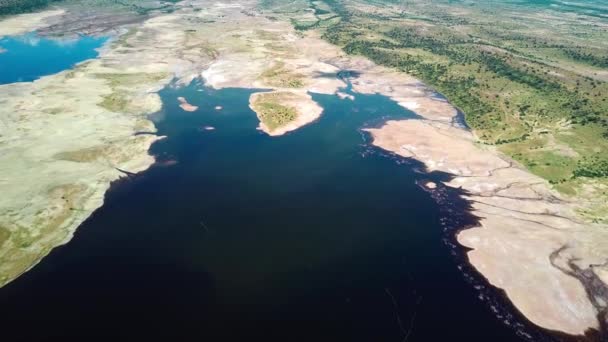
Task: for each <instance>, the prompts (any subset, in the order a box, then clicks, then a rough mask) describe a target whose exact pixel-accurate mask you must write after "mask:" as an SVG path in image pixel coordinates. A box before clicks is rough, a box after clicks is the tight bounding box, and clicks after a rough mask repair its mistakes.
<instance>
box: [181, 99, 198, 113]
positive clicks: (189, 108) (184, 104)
mask: <svg viewBox="0 0 608 342" xmlns="http://www.w3.org/2000/svg"><path fill="white" fill-rule="evenodd" d="M177 101H179V107H180V108H181V109H183V110H185V111H186V112H195V111H197V110H198V106H193V105H191V104H190V103H188V101H187V100H186V98H184V97H181V96H180V97H178V98H177Z"/></svg>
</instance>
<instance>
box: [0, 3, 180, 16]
mask: <svg viewBox="0 0 608 342" xmlns="http://www.w3.org/2000/svg"><path fill="white" fill-rule="evenodd" d="M180 1H181V0H162V1H153V0H0V16H2V15H11V14H21V13H28V12H34V11H37V10H41V9H44V8H46V7H48V6H51V5H54V4H59V3H61V4H65V5H68V6H70V5H72V6H82V7H92V6H93V7H100V8H102V7H103V8H115V9H120V10H122V11H124V10H127V11H130V12H133V13H137V14H142V15H145V14H148V13H149V12H150V11H163V12H171V11H173V5H174V4H175V3H178V2H180Z"/></svg>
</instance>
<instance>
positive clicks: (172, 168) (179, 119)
mask: <svg viewBox="0 0 608 342" xmlns="http://www.w3.org/2000/svg"><path fill="white" fill-rule="evenodd" d="M250 93H251V91H250V90H245V89H224V90H212V89H209V88H206V87H203V86H201V85H197V84H193V85H190V86H189V87H185V88H181V89H173V88H167V89H165V90H163V91H162V92H161V95H162V97H163V99H164V103H165V105H164V109H163V110H162V112H161V113H158V114H157V115H156V116H155V117H156V120H158V123H157V127H158V130H159V134H161V135H166V136H167V138H166V139H164V140H161V141H159V142H157V143H156V144H154V145H153V147H152V149H151V153H152V154H154V155H156V156H157V158H158V160H159V163H158V165H156V166H153V167H152V168H151V169H150V170H148V171H146V172H144V173H142V174H139V175H137V176H135V177H131V178H128V179H125V180H123V181H121V182H120V183H119V184H115V185H114V186H113V188H112V190H111V191H109V192H108V194H107V196H106V203H105V205H104V206H103V207H102V208H100V209H99V210H97V211H96V212H95V213H94V214H93V215H92V216H91V217H90V218H89V219H88V220H87V221H86V222H85V223H84V224H83V225H82V226H81V227H80V228H79V229H78V231H77V232H76V235H75V237H74V239H73V240H72V241H71V242H70V243H69V244H67V245H66V246H63V247H60V248H58V249H56V250H54V251H53V252H52V253H51V255H50V256H48V257H47V258H45V259H44V260H43V261H42V262H41V263H40V264H39V265H38V266H36V267H35V268H34V269H33V270H32V271H30V272H28V273H26V274H25V275H23V276H22V277H21V278H19V279H17V280H16V281H14V282H13V283H11V284H9V285H7V286H6V287H5V288H3V289H0V313H1V316H0V319H1V320H0V322H2V330H1V333H2V338H5V339H6V341H29V342H31V341H47V340H48V341H91V340H103V341H117V340H131V341H146V340H154V341H156V340H164V341H282V342H284V341H370V342H372V341H373V342H377V341H387V342H392V341H395V342H402V341H518V340H520V339H519V337H518V336H517V334H516V331H515V329H512V328H510V327H508V326H507V325H505V324H503V323H502V322H501V320H500V319H498V318H497V316H496V314H495V313H493V312H492V311H491V310H490V306H489V305H487V303H484V302H483V301H482V300H480V299H479V297H480V296H481V295H483V294H482V292H479V291H478V290H476V289H475V285H476V284H478V283H476V282H475V281H472V282H471V281H470V280H469V281H467V279H468V277H467V276H466V275H465V274H463V272H462V271H460V270H459V265H460V266H462V264H461V260H460V259H459V257H458V256H454V255H452V253H453V250H452V248H450V246H449V243H448V244H446V243H445V241H450V238H449V235H450V234H449V233H446V232H445V231H444V228H445V225H442V220H443V221H445V220H446V219H448V218H447V217H446V215H445V211H442V210H440V207H439V206H438V204H437V203H436V202H435V201H434V200H433V198H432V196H430V195H429V194H428V193H427V192H425V191H424V190H422V189H421V188H420V187H419V186H418V185H417V184H416V183H417V181H423V180H426V179H437V178H439V177H444V176H442V175H428V174H423V173H419V172H415V169H416V168H417V167H419V166H420V165H417V164H416V163H413V162H407V161H405V160H403V159H400V158H396V157H394V156H390V155H387V154H384V153H382V152H381V151H379V150H377V149H374V148H372V147H370V145H369V143H368V141H367V139H368V138H366V135H365V134H362V133H361V131H360V128H361V127H364V126H366V125H367V126H369V125H377V124H379V123H380V122H382V120H384V119H386V117H387V116H388V117H391V118H410V119H415V115H414V114H413V113H411V112H408V111H406V110H404V109H403V108H401V107H399V106H397V105H396V104H395V103H394V102H392V101H390V100H388V99H387V98H385V97H382V96H378V95H365V96H364V95H356V99H355V101H350V100H340V99H338V98H337V97H336V96H333V95H318V94H314V95H313V97H314V99H315V100H316V101H318V103H320V104H321V105H322V106H323V108H324V114H323V116H322V117H321V119H320V120H319V121H318V122H316V123H314V124H311V125H308V126H306V127H304V128H302V129H300V130H298V131H295V132H293V133H290V134H288V135H285V136H283V137H276V138H271V137H268V136H266V135H265V134H263V133H261V132H260V131H257V130H256V129H255V128H256V126H257V124H258V121H257V118H256V117H255V114H254V113H253V112H252V111H251V110H250V109H249V108H248V97H249V94H250ZM178 96H185V97H186V98H187V99H188V101H189V102H190V103H192V104H195V105H198V106H200V109H199V111H197V112H193V113H188V112H184V111H182V110H181V109H179V107H178V101H177V97H178ZM217 105H221V106H223V109H222V110H215V109H214V107H215V106H217ZM207 126H212V127H214V128H215V129H214V130H207V129H205V127H207ZM448 199H449V198H448ZM444 200H445V198H444ZM451 203H452V208H457V207H458V206H459V205H460V204H458V202H457V201H453V202H451ZM463 205H464V204H463ZM460 209H461V210H462V209H463V208H460ZM456 216H457V215H456ZM444 223H445V222H444ZM446 235H448V236H447V237H446Z"/></svg>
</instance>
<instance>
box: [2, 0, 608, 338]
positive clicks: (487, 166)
mask: <svg viewBox="0 0 608 342" xmlns="http://www.w3.org/2000/svg"><path fill="white" fill-rule="evenodd" d="M255 5H256V3H255V2H254V1H251V2H249V1H239V2H238V3H232V2H229V3H216V2H208V1H188V0H186V1H183V2H181V3H180V4H178V5H176V10H175V11H174V12H173V13H170V14H167V13H163V14H158V13H157V14H154V13H152V14H151V15H150V18H147V19H146V20H145V21H142V22H140V23H137V24H135V25H133V23H132V21H130V20H126V19H125V21H124V22H129V25H128V28H129V29H130V30H129V31H128V29H127V28H126V27H124V28H121V27H118V28H114V29H118V30H120V31H121V32H125V34H124V35H123V36H121V37H120V38H117V39H115V40H114V41H113V42H110V43H109V44H108V46H106V48H104V49H103V50H102V51H101V53H100V55H99V58H98V59H96V60H93V61H89V62H86V63H83V64H81V65H79V66H77V67H76V68H75V69H74V70H70V71H66V72H62V73H59V74H57V75H52V76H47V77H43V78H41V79H39V80H37V81H35V82H32V83H20V84H10V85H4V86H0V104H1V106H0V114H1V115H0V116H1V117H2V121H0V175H1V176H0V188H1V190H2V193H3V196H2V198H0V286H1V285H3V284H6V283H7V282H9V281H11V280H12V279H14V278H15V277H17V276H18V275H19V274H21V273H22V272H24V271H26V270H27V269H28V268H30V267H31V266H33V265H34V264H35V263H36V262H38V261H39V260H40V259H41V258H42V257H44V256H45V255H46V254H48V252H49V251H50V250H51V249H52V248H54V247H56V246H58V245H60V244H62V243H65V242H66V241H68V240H69V239H70V237H71V235H72V234H73V232H74V230H75V229H76V228H77V227H78V225H79V224H80V223H81V222H82V221H83V220H84V219H86V218H87V217H88V216H89V215H90V214H91V213H92V212H93V211H94V210H95V209H96V208H98V207H99V206H100V205H101V204H102V203H103V195H104V193H105V191H106V189H107V188H108V186H109V184H110V182H111V181H113V180H115V179H117V178H119V177H120V176H121V175H122V174H123V173H122V171H121V170H123V171H127V172H131V173H135V172H138V171H141V170H144V169H146V168H147V167H148V166H149V165H150V164H151V163H153V158H152V157H151V156H149V155H148V153H147V151H148V148H149V146H150V144H152V143H153V142H154V141H155V140H156V139H157V137H155V136H153V135H135V133H137V132H141V131H147V132H151V131H154V127H153V125H152V123H151V122H150V121H149V120H148V119H147V117H146V114H148V113H151V112H154V111H157V110H158V109H160V107H161V101H160V99H159V97H158V95H157V94H156V91H158V90H159V89H160V88H161V87H163V86H164V85H166V84H167V83H168V82H170V80H172V79H173V78H177V80H178V83H181V84H183V83H188V82H189V81H190V80H192V79H193V78H194V77H197V76H199V75H200V76H202V77H203V78H204V79H205V81H206V83H207V84H208V85H210V86H212V87H216V88H221V87H246V88H264V89H268V90H269V91H272V92H275V93H287V94H291V96H286V97H283V98H280V99H279V103H281V104H282V105H284V106H287V107H293V108H296V109H297V110H298V115H297V118H296V120H292V121H290V122H289V123H288V124H286V125H282V126H281V127H275V128H273V129H272V130H271V129H268V128H267V129H265V130H266V132H267V133H269V134H273V135H280V134H282V133H285V132H288V131H291V130H294V129H297V128H299V127H301V126H302V125H305V124H308V123H310V122H312V121H314V120H315V119H316V118H317V117H318V116H319V115H321V110H320V107H318V105H317V104H316V103H314V101H312V99H311V98H310V96H309V95H308V92H316V93H324V94H336V93H338V94H339V91H340V88H341V87H343V86H345V83H344V82H343V81H341V80H340V79H339V78H338V77H337V74H338V72H339V71H351V73H350V75H351V77H350V81H351V83H352V90H353V91H354V92H357V93H363V94H372V93H379V94H383V95H386V96H388V97H390V98H392V99H393V100H395V101H396V102H397V103H399V104H400V105H401V106H403V107H405V108H408V109H411V110H413V111H415V112H416V113H417V114H418V115H419V116H421V117H422V119H419V120H403V121H390V122H387V123H386V124H385V125H384V126H383V127H380V128H376V129H370V130H369V131H370V133H371V134H372V135H373V137H374V144H375V145H377V146H379V147H381V148H383V149H386V150H389V151H392V152H394V153H397V154H399V155H401V156H404V157H410V158H415V159H418V160H420V161H422V162H424V163H425V165H426V166H427V168H428V169H429V170H440V171H444V172H448V173H451V174H453V175H454V176H455V177H454V178H453V179H452V180H451V181H449V182H448V183H447V184H446V185H447V186H450V187H454V188H461V189H462V190H464V191H465V192H466V195H465V197H466V199H467V200H468V201H470V203H471V205H472V207H473V213H474V214H475V215H477V216H478V217H479V218H480V226H479V227H475V228H472V229H467V230H464V231H462V232H461V233H460V234H459V235H458V241H459V242H460V243H461V244H463V245H464V246H466V247H469V248H471V251H470V252H469V253H468V256H469V260H470V262H471V264H472V265H474V266H475V267H476V268H477V269H478V270H479V271H480V272H481V273H482V274H483V275H484V276H485V277H486V278H487V279H488V281H489V282H490V283H492V284H493V285H495V286H497V287H499V288H502V289H504V290H505V292H506V294H507V296H508V297H509V299H510V300H511V301H512V302H513V304H514V305H515V306H516V307H517V308H518V309H519V310H520V311H521V312H522V313H523V314H524V315H525V316H526V317H528V318H529V319H530V320H531V321H532V322H534V323H536V324H537V325H539V326H541V327H544V328H547V329H552V330H557V331H562V332H566V333H569V334H578V335H580V334H584V333H585V331H586V330H587V329H598V330H599V329H605V328H604V327H605V312H606V303H607V302H608V299H607V298H606V293H607V290H606V285H605V284H606V281H607V280H608V267H607V264H606V259H607V257H608V233H607V232H608V227H605V226H600V225H597V224H593V223H588V222H584V221H582V220H581V219H580V218H579V217H578V216H577V214H576V211H577V209H579V208H580V207H584V205H585V201H584V199H576V200H575V199H568V198H563V197H561V196H560V195H559V194H557V193H555V192H554V191H552V190H551V188H550V186H549V185H548V184H547V183H546V182H545V181H543V180H542V179H540V178H538V177H536V176H533V175H531V174H530V173H528V172H527V171H525V170H524V169H522V168H520V167H518V166H517V165H516V164H515V163H513V162H512V161H510V160H508V159H506V158H504V157H503V156H501V155H500V154H499V153H498V152H496V151H494V150H490V149H485V148H482V147H480V146H477V145H476V144H475V137H474V136H473V135H472V134H471V132H469V131H466V130H464V129H462V128H460V127H458V126H456V125H454V124H453V123H454V122H455V121H456V120H455V118H456V115H457V111H456V109H455V108H453V107H452V106H451V105H450V104H449V103H448V102H446V101H443V100H441V99H438V98H436V97H435V96H434V94H433V92H432V91H430V90H429V89H428V88H426V87H425V86H424V85H422V84H421V83H420V82H419V81H418V80H416V79H414V78H411V77H409V76H407V75H404V74H401V73H397V72H395V71H393V70H390V69H386V68H383V67H378V66H376V65H374V64H373V63H371V62H370V61H368V60H366V59H364V58H359V57H351V56H345V55H344V54H343V53H342V52H341V51H340V50H339V49H338V48H336V47H335V46H332V45H330V44H328V43H326V42H324V41H323V40H321V39H320V38H319V37H317V36H315V33H314V32H308V33H307V34H305V35H298V34H296V32H295V31H294V29H293V28H292V27H291V25H290V24H289V23H288V22H285V21H280V20H279V21H276V20H270V19H267V18H265V17H263V16H258V15H256V13H255V11H254V10H253V9H254V8H255ZM60 15H67V16H71V17H69V18H70V19H69V20H68V19H67V18H66V20H65V21H64V22H66V23H74V25H76V26H75V27H80V26H79V25H80V24H79V21H78V18H77V17H76V18H75V17H74V16H77V14H75V13H67V14H66V13H64V12H62V11H53V12H42V13H39V14H32V15H24V16H17V17H12V18H9V19H7V20H5V21H2V22H0V35H7V34H20V33H24V32H27V31H30V30H33V29H44V25H46V23H47V20H49V18H55V17H56V16H60ZM99 17H100V18H103V21H104V23H103V25H104V27H105V26H108V24H107V20H108V17H104V16H99ZM53 20H54V21H55V22H56V23H57V22H61V20H59V21H58V20H56V18H55V19H53ZM86 20H89V18H88V17H87V19H86ZM90 24H91V25H87V27H90V28H94V27H95V23H90ZM68 26H69V25H68ZM55 30H57V28H55ZM61 30H67V31H71V30H70V27H64V26H61ZM93 31H95V30H94V29H93ZM127 31H128V33H126V32H127ZM277 68H279V69H280V72H281V73H285V75H287V76H280V78H277ZM259 96H260V95H259V93H258V94H254V95H252V98H251V101H252V103H254V102H255V100H256V98H257V97H259ZM252 106H253V105H252ZM204 129H208V128H206V127H205V128H204ZM262 129H264V126H263V125H262ZM175 162H177V161H175ZM427 188H428V189H429V190H430V191H432V190H433V186H432V185H430V184H429V186H427ZM598 317H600V320H598ZM602 320H603V321H602Z"/></svg>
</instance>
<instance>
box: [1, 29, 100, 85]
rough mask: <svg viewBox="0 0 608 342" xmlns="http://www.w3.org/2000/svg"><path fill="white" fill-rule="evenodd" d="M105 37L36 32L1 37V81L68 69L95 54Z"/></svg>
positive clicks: (36, 76)
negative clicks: (45, 35) (56, 36)
mask: <svg viewBox="0 0 608 342" xmlns="http://www.w3.org/2000/svg"><path fill="white" fill-rule="evenodd" d="M106 41H107V38H105V37H89V36H80V37H72V38H48V37H41V36H39V35H37V34H36V33H35V32H33V33H28V34H25V35H21V36H7V37H0V48H2V50H0V51H3V52H2V53H0V84H7V83H15V82H31V81H34V80H36V79H38V78H40V77H42V76H47V75H52V74H56V73H58V72H60V71H63V70H66V69H71V68H72V67H73V66H74V65H75V64H77V63H79V62H82V61H85V60H87V59H91V58H95V57H97V55H98V51H97V49H99V48H100V47H102V46H103V44H104V43H105V42H106Z"/></svg>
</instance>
